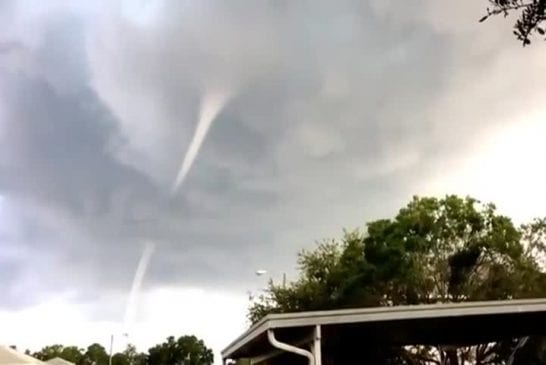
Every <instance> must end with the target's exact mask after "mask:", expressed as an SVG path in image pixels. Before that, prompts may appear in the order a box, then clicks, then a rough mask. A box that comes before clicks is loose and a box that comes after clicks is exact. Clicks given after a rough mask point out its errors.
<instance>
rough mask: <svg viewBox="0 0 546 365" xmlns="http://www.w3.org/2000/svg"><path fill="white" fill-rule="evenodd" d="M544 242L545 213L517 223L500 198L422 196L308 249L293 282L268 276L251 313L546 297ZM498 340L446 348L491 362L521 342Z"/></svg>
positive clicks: (426, 353) (425, 354) (424, 353)
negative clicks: (500, 208)
mask: <svg viewBox="0 0 546 365" xmlns="http://www.w3.org/2000/svg"><path fill="white" fill-rule="evenodd" d="M545 244H546V221H545V220H539V219H537V220H535V221H533V222H531V223H530V224H527V225H523V226H521V227H516V226H515V225H514V224H513V223H512V221H511V220H510V219H509V218H508V217H506V216H503V215H500V214H498V213H497V211H496V208H495V206H494V205H493V204H481V203H480V202H479V201H477V200H475V199H472V198H460V197H457V196H447V197H445V198H443V199H436V198H418V197H415V198H414V199H413V200H412V201H410V202H409V204H408V205H407V206H406V207H404V208H402V209H400V211H399V212H398V214H397V215H396V216H395V217H394V218H393V219H381V220H376V221H373V222H370V223H368V224H367V225H366V230H365V233H362V232H359V231H356V232H345V234H344V236H343V237H342V239H341V240H329V241H324V242H321V243H320V244H319V245H318V247H317V248H316V249H315V250H313V251H303V252H301V253H300V255H299V257H298V263H299V268H300V276H299V279H298V280H296V281H295V282H292V283H290V284H288V285H276V284H275V283H273V282H270V284H269V288H268V290H267V291H266V294H265V295H263V296H262V297H261V298H260V300H259V301H257V302H255V303H254V304H252V305H251V307H250V308H249V319H250V320H251V322H256V321H258V320H259V319H260V318H262V317H263V316H264V315H266V314H268V313H280V312H294V311H307V310H324V309H334V308H350V307H369V306H393V305H408V304H430V303H440V302H461V301H476V300H499V299H512V298H531V297H544V296H546V273H545V271H544V262H543V261H542V260H543V259H544V255H545V252H546V247H545ZM494 346H496V347H492V345H488V346H486V347H483V346H482V347H479V346H478V347H474V348H472V349H455V350H453V349H451V350H449V351H448V350H446V349H444V350H442V351H441V352H442V354H443V356H444V355H445V356H447V355H449V354H450V351H451V356H455V357H458V358H460V359H463V358H466V359H477V358H479V360H480V361H481V362H480V363H482V364H487V363H491V364H493V363H497V362H495V361H497V360H498V359H497V357H498V356H501V355H502V356H504V353H505V352H506V351H507V350H506V348H510V346H513V343H509V344H495V345H494ZM413 351H420V352H421V353H420V354H418V355H417V354H414V355H413V359H415V357H419V358H429V359H431V358H434V357H435V356H437V355H435V354H438V349H427V348H414V349H413ZM453 351H455V352H453ZM453 354H454V355H453ZM393 356H395V355H393ZM396 356H401V357H403V356H408V353H407V351H403V352H402V353H401V354H398V355H396ZM399 363H405V362H403V361H402V362H399ZM460 363H462V360H461V362H460ZM454 364H455V363H454Z"/></svg>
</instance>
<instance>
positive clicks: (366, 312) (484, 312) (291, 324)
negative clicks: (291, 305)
mask: <svg viewBox="0 0 546 365" xmlns="http://www.w3.org/2000/svg"><path fill="white" fill-rule="evenodd" d="M524 317H525V318H524ZM485 320H487V321H488V322H487V323H486V322H484V321H485ZM439 321H440V322H441V321H443V322H441V323H442V324H443V325H446V324H448V323H449V325H450V326H452V325H454V324H456V325H457V326H460V328H459V330H460V331H459V334H460V335H461V334H463V335H467V336H471V335H472V334H473V333H469V332H468V331H470V332H475V331H474V328H473V327H472V326H476V325H478V323H479V324H480V330H481V331H484V332H483V333H480V335H481V336H482V337H487V336H489V335H491V336H493V335H495V334H496V332H497V333H498V332H499V328H498V325H499V323H498V321H503V322H504V324H505V325H507V326H508V327H506V326H504V327H505V330H506V331H512V332H511V333H516V332H515V331H519V332H521V331H524V330H525V329H526V328H529V327H531V326H534V325H533V323H542V325H541V327H546V326H544V325H543V323H546V298H541V299H524V300H504V301H486V302H463V303H443V304H430V305H411V306H394V307H374V308H356V309H344V310H331V311H316V312H299V313H286V314H270V315H268V316H266V317H264V318H263V319H262V320H260V321H259V322H258V323H256V324H255V325H253V326H252V327H251V328H249V329H248V330H247V331H246V332H245V333H243V334H242V335H241V336H240V337H238V338H237V339H236V340H235V341H233V342H232V343H231V344H230V345H229V346H228V347H227V348H226V349H225V350H224V351H222V357H223V358H233V357H240V356H242V355H252V356H254V354H251V353H252V352H253V351H254V352H256V351H258V350H256V349H253V347H254V348H255V347H256V345H257V344H258V342H261V345H260V346H261V348H262V349H263V348H264V346H266V345H267V344H266V341H264V339H265V336H266V333H267V330H269V329H278V330H279V331H278V332H284V334H285V337H286V338H288V337H290V333H291V332H292V333H294V332H297V331H298V329H301V328H308V327H312V326H316V325H321V326H325V327H328V326H330V327H332V328H336V329H337V330H338V332H339V330H340V329H343V328H348V326H349V325H350V326H351V328H352V329H353V330H354V329H355V328H356V327H361V328H367V330H368V332H369V331H375V334H376V335H377V336H381V335H383V336H385V339H386V340H389V341H390V340H393V341H394V339H395V337H393V336H394V334H393V333H394V332H396V331H399V332H404V331H406V332H405V333H404V336H405V337H404V336H401V335H399V336H398V337H397V338H396V339H397V341H398V342H403V341H407V342H408V344H410V343H412V342H411V341H422V340H423V336H425V335H428V336H435V340H436V341H439V340H442V338H440V337H438V336H442V335H443V332H446V331H445V327H441V326H439V324H438V323H440V322H439ZM492 321H493V322H492ZM537 321H538V322H537ZM495 323H496V324H495ZM518 323H519V325H520V326H519V327H517V325H518ZM509 324H511V326H509ZM366 326H367V327H366ZM427 326H428V327H427ZM465 326H466V327H465ZM522 326H523V327H525V328H522ZM408 328H409V329H413V332H412V331H408ZM417 328H418V329H419V332H420V333H421V337H418V336H415V334H416V332H417V331H416V329H417ZM442 329H443V331H442ZM382 330H383V331H384V333H379V332H380V331H382ZM378 331H379V332H378ZM427 331H428V332H427ZM519 332H518V333H519ZM360 333H362V332H360ZM476 335H477V333H476ZM292 337H294V338H295V337H297V336H292ZM387 337H388V338H387ZM459 337H461V336H459ZM480 338H481V337H480ZM476 339H477V338H476ZM448 340H449V341H455V340H456V339H455V338H453V339H450V338H446V339H445V341H448ZM414 343H421V342H414Z"/></svg>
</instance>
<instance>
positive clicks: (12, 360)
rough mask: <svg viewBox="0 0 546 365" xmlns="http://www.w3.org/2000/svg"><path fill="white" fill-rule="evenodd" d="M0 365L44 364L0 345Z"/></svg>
mask: <svg viewBox="0 0 546 365" xmlns="http://www.w3.org/2000/svg"><path fill="white" fill-rule="evenodd" d="M0 365H44V363H43V362H42V361H40V360H38V359H36V358H34V357H32V356H29V355H25V354H22V353H20V352H18V351H17V350H14V349H12V348H11V347H9V346H3V345H0Z"/></svg>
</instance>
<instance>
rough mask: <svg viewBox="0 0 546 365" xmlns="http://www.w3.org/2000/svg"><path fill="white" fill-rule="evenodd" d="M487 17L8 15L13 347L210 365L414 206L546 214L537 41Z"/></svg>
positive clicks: (2, 38)
mask: <svg viewBox="0 0 546 365" xmlns="http://www.w3.org/2000/svg"><path fill="white" fill-rule="evenodd" d="M486 5H487V2H486V1H485V0H484V1H474V0H472V1H471V0H467V1H457V2H455V1H452V2H438V1H434V0H430V1H429V0H404V1H403V2H401V1H391V0H340V1H322V0H318V1H305V0H302V1H292V0H290V1H288V0H278V1H271V0H258V1H255V0H252V1H251V0H246V1H245V0H232V1H230V2H225V1H210V0H199V1H194V0H183V1H167V0H158V1H150V0H148V1H146V0H139V1H95V2H88V1H72V2H64V1H50V2H47V4H46V3H45V2H43V1H38V0H35V1H30V0H21V1H10V0H8V1H2V2H1V3H0V291H1V293H2V295H1V297H0V323H2V331H1V333H0V343H6V344H16V345H17V346H18V347H20V348H31V349H38V348H40V347H41V346H43V345H46V344H51V343H55V342H62V343H65V344H71V343H73V344H77V345H80V346H84V345H87V344H89V343H91V342H95V341H98V342H100V343H103V344H105V345H108V343H109V338H110V335H111V334H115V338H116V340H115V347H116V349H121V348H122V347H123V346H124V345H125V343H126V342H128V341H129V342H132V343H135V344H136V345H137V346H138V347H139V349H140V350H143V351H145V350H146V349H147V348H148V347H150V346H151V345H153V344H155V343H158V342H160V341H162V340H163V339H164V338H165V337H167V336H168V335H176V336H179V335H183V334H196V335H198V336H200V337H202V338H203V339H204V340H205V341H206V343H207V344H208V345H209V346H211V347H213V348H214V350H215V351H216V353H217V354H218V351H219V350H221V349H222V348H223V347H225V346H226V345H227V344H228V343H229V342H230V341H231V340H232V339H234V338H235V337H236V336H237V335H238V334H239V333H240V332H241V331H243V330H244V329H245V328H246V326H247V325H248V323H247V322H246V317H245V315H246V307H247V305H248V294H247V292H248V291H251V292H258V291H259V290H260V289H261V288H263V287H264V286H265V285H266V282H267V279H268V278H269V277H273V278H277V279H279V278H280V277H281V276H282V274H283V273H288V275H289V277H293V276H294V273H295V270H296V253H297V252H298V251H300V250H301V249H304V248H312V247H313V246H314V244H315V242H316V241H317V240H320V239H323V238H328V237H338V236H340V234H341V232H342V229H343V228H347V229H355V228H359V227H363V226H364V224H365V222H366V221H369V220H373V219H379V218H385V217H390V216H392V215H394V214H395V213H396V211H397V210H398V209H399V208H400V207H402V206H403V205H404V204H405V203H406V202H407V201H408V200H409V199H410V198H411V196H413V195H415V194H417V195H434V196H443V195H445V194H461V195H472V196H474V197H476V198H478V199H480V200H482V201H487V202H489V201H492V202H495V203H496V204H497V206H498V208H499V210H500V211H501V212H502V213H504V214H507V215H509V216H511V217H513V218H514V220H515V221H516V222H518V223H520V222H525V221H527V220H529V219H531V218H532V217H536V216H544V215H545V214H546V212H545V211H544V207H546V194H544V189H543V187H544V186H546V172H545V170H544V169H543V168H542V165H543V163H544V161H543V160H544V156H546V144H545V143H544V140H545V137H546V123H545V122H544V121H545V119H546V108H545V106H544V105H545V104H544V99H545V96H546V62H544V52H545V51H546V49H545V47H546V44H544V43H543V42H541V41H539V40H537V41H536V42H535V43H533V45H532V47H526V48H523V47H522V46H521V44H520V43H519V42H518V41H517V40H516V39H515V37H514V36H513V35H512V29H511V27H512V23H511V21H513V18H507V19H504V18H494V19H490V20H488V21H487V22H485V23H478V19H480V18H481V16H482V15H483V14H484V12H485V8H486ZM200 121H201V122H202V124H200V126H199V127H198V124H199V123H200ZM196 131H197V132H196ZM194 136H195V138H194ZM192 140H193V143H192ZM200 142H202V143H200ZM192 145H193V147H190V146H192ZM199 147H200V148H199ZM188 150H189V151H190V152H189V157H188V154H186V152H187V151H188ZM185 158H186V159H188V158H189V159H190V160H191V162H193V164H191V163H188V162H187V161H186V162H183V161H184V159H185ZM148 243H151V244H153V245H154V251H153V254H152V256H151V259H150V262H149V265H148V270H147V272H146V275H144V278H143V282H142V287H141V290H140V292H139V295H138V298H137V300H135V301H132V302H134V303H136V304H135V307H134V308H131V311H132V313H133V314H134V320H133V321H132V323H131V326H130V327H131V328H130V331H129V337H128V338H125V337H123V336H122V335H121V334H122V333H123V332H125V331H126V328H125V327H124V325H123V319H124V317H125V315H126V312H127V308H126V307H127V302H128V300H129V299H128V298H129V290H130V288H131V286H132V280H133V277H134V275H135V270H136V268H137V265H138V262H139V258H140V256H141V254H142V252H143V250H144V248H145V247H146V245H147V244H148ZM257 269H264V270H267V271H268V274H267V275H265V276H261V277H257V276H256V275H255V271H256V270H257ZM29 333H31V334H32V335H29Z"/></svg>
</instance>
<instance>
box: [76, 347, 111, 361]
mask: <svg viewBox="0 0 546 365" xmlns="http://www.w3.org/2000/svg"><path fill="white" fill-rule="evenodd" d="M108 360H109V356H108V353H107V352H106V349H105V348H104V346H102V345H101V344H98V343H94V344H92V345H90V346H89V347H87V350H86V351H85V353H84V354H83V357H82V361H81V363H82V365H108Z"/></svg>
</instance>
